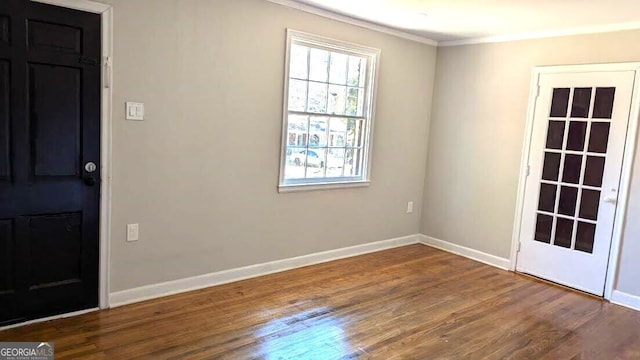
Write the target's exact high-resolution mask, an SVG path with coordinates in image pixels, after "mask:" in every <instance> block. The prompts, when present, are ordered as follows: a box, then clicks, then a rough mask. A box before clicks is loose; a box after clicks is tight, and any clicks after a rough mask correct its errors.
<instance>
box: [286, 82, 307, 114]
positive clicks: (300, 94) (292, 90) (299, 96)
mask: <svg viewBox="0 0 640 360" xmlns="http://www.w3.org/2000/svg"><path fill="white" fill-rule="evenodd" d="M306 105H307V82H306V81H302V80H293V79H291V80H289V110H290V111H305V107H306Z"/></svg>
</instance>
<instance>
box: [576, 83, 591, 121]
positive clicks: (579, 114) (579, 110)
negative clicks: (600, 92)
mask: <svg viewBox="0 0 640 360" xmlns="http://www.w3.org/2000/svg"><path fill="white" fill-rule="evenodd" d="M591 90H592V89H591V88H575V89H574V90H573V105H572V107H571V117H574V118H587V117H589V107H590V106H591Z"/></svg>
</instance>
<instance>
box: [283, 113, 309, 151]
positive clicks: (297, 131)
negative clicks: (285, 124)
mask: <svg viewBox="0 0 640 360" xmlns="http://www.w3.org/2000/svg"><path fill="white" fill-rule="evenodd" d="M308 131H309V120H308V119H307V117H306V116H299V115H289V128H288V131H287V146H307V136H308Z"/></svg>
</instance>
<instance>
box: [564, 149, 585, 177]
mask: <svg viewBox="0 0 640 360" xmlns="http://www.w3.org/2000/svg"><path fill="white" fill-rule="evenodd" d="M581 170H582V155H570V154H567V155H565V157H564V170H563V171H562V181H563V182H566V183H571V184H578V183H579V182H580V171H581Z"/></svg>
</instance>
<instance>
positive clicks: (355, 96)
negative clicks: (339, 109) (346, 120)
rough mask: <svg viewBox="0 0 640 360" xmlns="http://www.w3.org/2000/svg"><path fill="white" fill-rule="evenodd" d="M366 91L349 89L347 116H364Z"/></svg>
mask: <svg viewBox="0 0 640 360" xmlns="http://www.w3.org/2000/svg"><path fill="white" fill-rule="evenodd" d="M363 100H364V91H363V89H360V88H348V89H347V111H346V114H347V115H355V116H362V115H363V114H362V113H363V104H364V102H363Z"/></svg>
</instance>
